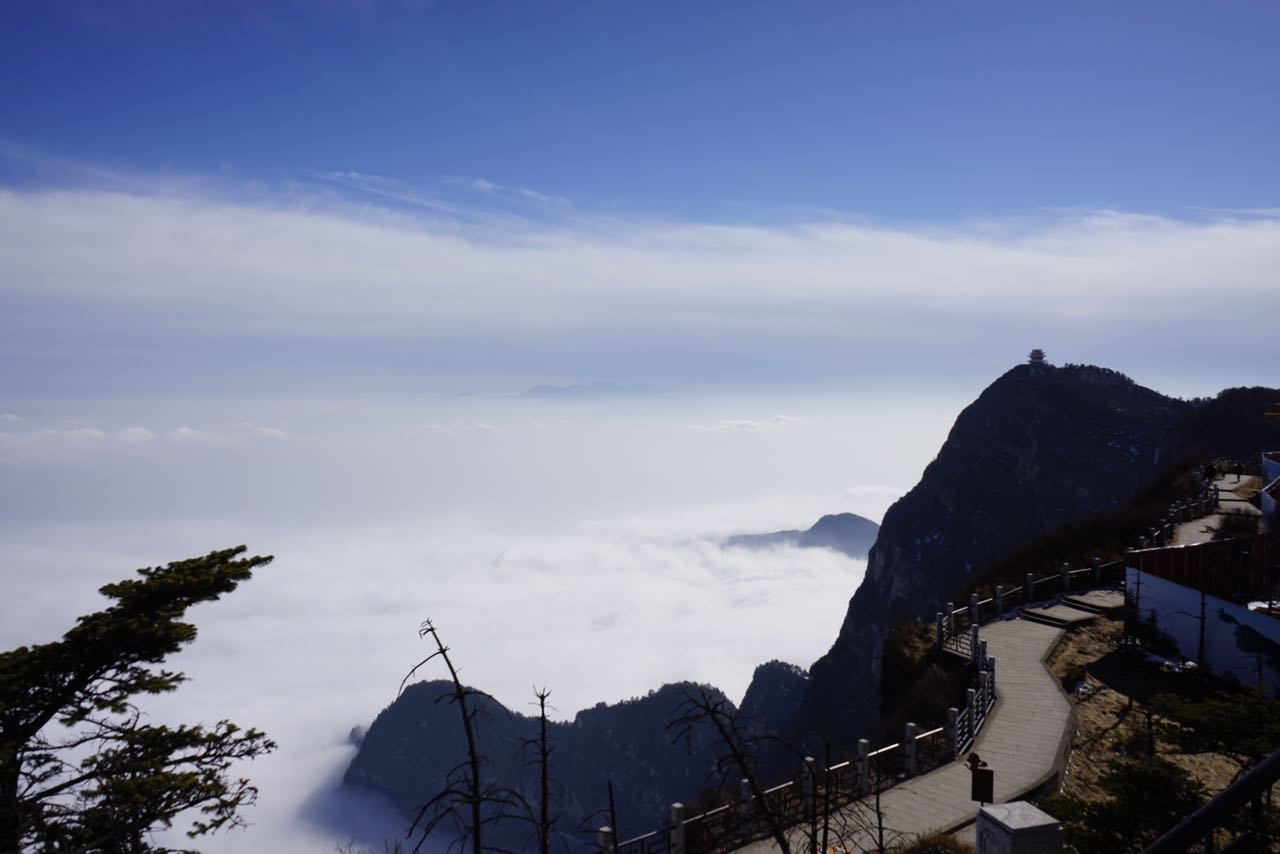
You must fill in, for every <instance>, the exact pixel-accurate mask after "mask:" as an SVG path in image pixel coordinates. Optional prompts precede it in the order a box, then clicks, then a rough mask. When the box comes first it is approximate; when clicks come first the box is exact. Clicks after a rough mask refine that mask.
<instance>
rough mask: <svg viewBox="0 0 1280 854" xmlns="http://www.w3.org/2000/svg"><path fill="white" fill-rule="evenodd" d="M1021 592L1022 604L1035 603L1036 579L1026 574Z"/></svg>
mask: <svg viewBox="0 0 1280 854" xmlns="http://www.w3.org/2000/svg"><path fill="white" fill-rule="evenodd" d="M1022 590H1023V596H1022V601H1023V603H1024V604H1026V605H1030V604H1031V603H1032V602H1034V601H1036V577H1035V576H1034V575H1032V574H1031V573H1029V572H1028V573H1027V579H1026V581H1024V582H1023V587H1022Z"/></svg>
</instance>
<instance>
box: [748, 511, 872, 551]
mask: <svg viewBox="0 0 1280 854" xmlns="http://www.w3.org/2000/svg"><path fill="white" fill-rule="evenodd" d="M879 532H880V526H879V525H877V524H876V523H875V522H872V521H871V520H870V519H867V518H864V517H862V516H859V515H857V514H855V513H831V514H828V515H826V516H823V517H822V518H821V519H819V520H818V521H817V522H815V523H814V524H813V525H812V526H811V527H810V528H808V529H807V530H804V531H799V530H792V531H773V532H772V533H768V534H735V535H733V536H731V537H728V538H727V539H726V540H725V541H724V544H725V545H726V546H731V547H737V548H748V549H760V548H772V547H775V546H796V547H798V548H802V549H810V548H829V549H834V550H836V551H838V552H843V553H844V554H846V555H848V556H849V557H853V558H859V559H863V560H865V559H866V557H867V552H868V551H869V550H870V548H871V546H872V544H874V543H875V541H876V535H877V534H879Z"/></svg>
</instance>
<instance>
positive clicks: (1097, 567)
mask: <svg viewBox="0 0 1280 854" xmlns="http://www.w3.org/2000/svg"><path fill="white" fill-rule="evenodd" d="M1093 583H1094V584H1096V585H1099V586H1100V585H1101V584H1102V558H1100V557H1095V558H1094V559H1093Z"/></svg>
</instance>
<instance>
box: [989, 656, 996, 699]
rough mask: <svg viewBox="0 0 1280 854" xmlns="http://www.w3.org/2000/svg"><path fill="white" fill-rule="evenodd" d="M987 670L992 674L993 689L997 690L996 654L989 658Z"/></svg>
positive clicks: (993, 690)
mask: <svg viewBox="0 0 1280 854" xmlns="http://www.w3.org/2000/svg"><path fill="white" fill-rule="evenodd" d="M987 672H988V673H990V674H991V690H992V692H993V693H994V692H995V690H996V659H995V656H992V657H991V658H988V659H987Z"/></svg>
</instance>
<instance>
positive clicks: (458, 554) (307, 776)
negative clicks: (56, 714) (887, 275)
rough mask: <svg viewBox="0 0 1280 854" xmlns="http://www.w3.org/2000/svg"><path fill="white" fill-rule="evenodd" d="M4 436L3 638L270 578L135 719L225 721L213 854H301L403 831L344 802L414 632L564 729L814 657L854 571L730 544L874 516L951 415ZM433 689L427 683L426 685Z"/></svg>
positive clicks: (174, 425)
mask: <svg viewBox="0 0 1280 854" xmlns="http://www.w3.org/2000/svg"><path fill="white" fill-rule="evenodd" d="M14 408H15V409H18V410H20V411H13V412H7V413H5V414H6V416H7V417H6V418H5V420H4V422H3V423H2V424H0V466H3V474H4V477H5V479H6V482H8V483H9V484H10V485H11V486H12V487H13V488H12V489H10V490H8V491H7V492H6V494H5V496H4V498H3V499H0V501H3V510H4V517H3V518H4V520H5V521H4V524H3V527H4V531H3V533H4V538H3V545H0V573H2V574H3V579H4V585H5V589H6V592H7V594H8V595H6V596H5V597H4V600H3V605H0V644H3V645H4V646H6V647H7V646H12V645H14V644H17V643H29V642H34V641H42V640H52V639H53V638H55V637H56V636H57V635H58V634H59V633H60V632H61V631H62V630H64V629H65V628H66V627H67V626H68V625H70V623H71V621H72V620H73V619H74V617H75V616H76V615H78V614H81V613H85V612H87V611H90V610H93V609H95V608H98V607H100V605H101V602H102V600H101V598H100V597H99V596H98V595H97V594H96V593H95V592H94V591H95V590H96V588H97V587H98V586H99V585H101V584H102V583H104V582H107V581H110V580H113V579H116V578H121V577H124V576H126V575H127V574H129V573H130V572H131V571H132V569H134V568H136V567H139V566H144V565H154V564H158V563H163V562H167V561H169V560H173V559H177V558H181V557H186V556H190V555H194V554H201V553H204V552H206V551H209V550H211V549H214V548H221V547H226V546H229V545H234V544H238V543H245V544H247V545H248V546H249V549H250V551H251V552H252V553H262V554H274V555H275V556H276V559H275V561H274V562H273V563H272V564H271V565H269V566H267V567H265V568H263V569H261V570H260V571H259V572H258V573H257V574H256V576H255V577H254V578H253V580H252V581H250V582H249V583H247V584H246V585H244V586H243V587H242V588H241V589H240V590H237V591H236V592H235V593H234V594H232V595H231V596H229V597H227V598H226V599H225V600H224V601H221V602H218V603H213V604H208V605H202V606H199V608H198V609H196V610H195V611H194V612H193V613H192V615H191V616H192V618H193V619H194V621H195V622H196V623H197V625H198V626H199V632H200V634H199V638H198V640H197V641H196V643H194V644H193V645H191V646H190V647H189V648H188V649H186V650H185V651H184V652H182V653H181V654H180V655H179V656H178V657H177V660H176V662H175V663H176V664H177V665H178V666H179V667H180V668H181V669H183V670H184V671H185V672H186V673H187V674H188V675H189V676H190V677H191V680H190V682H189V683H188V684H186V685H184V686H183V687H182V689H181V690H180V691H178V692H176V693H174V694H172V695H169V696H166V697H161V698H156V699H154V700H148V701H147V702H146V703H145V706H146V708H147V709H148V711H149V712H150V714H151V715H152V716H153V717H154V718H155V719H157V720H175V721H178V720H180V721H195V720H202V721H206V722H212V721H215V720H217V719H219V718H223V717H226V718H229V719H231V720H234V721H236V722H238V723H241V724H245V725H253V726H257V727H260V728H262V729H264V730H266V731H267V732H268V733H269V734H270V735H271V736H272V737H273V738H274V739H275V740H276V741H278V742H279V745H280V746H279V750H278V751H277V752H276V753H274V754H272V755H271V756H268V757H265V758H263V759H260V760H258V761H257V762H256V763H255V764H254V765H253V766H251V767H249V768H246V769H244V772H245V773H247V774H248V775H249V776H251V777H252V779H253V780H254V782H255V783H256V784H257V785H259V787H260V789H261V798H260V801H259V803H258V805H257V806H256V807H255V808H253V809H252V810H250V811H249V812H248V818H249V820H250V821H251V822H252V823H253V826H252V827H251V828H250V829H248V830H247V831H244V832H235V833H231V834H227V835H225V836H223V837H221V838H217V839H214V840H211V841H209V842H206V843H202V844H203V845H204V847H207V848H209V849H210V850H273V851H286V852H292V851H298V852H301V851H322V850H332V848H333V846H334V845H335V844H336V843H337V842H340V841H342V840H343V839H347V838H355V839H358V840H368V841H376V840H378V839H380V838H382V837H385V836H390V835H395V834H398V833H400V832H402V831H403V820H402V819H400V818H399V817H398V816H395V815H394V814H393V813H391V812H390V811H389V810H388V808H387V807H386V805H385V804H384V803H382V802H381V801H380V800H379V799H378V798H376V797H373V796H371V795H370V794H368V793H361V792H353V791H344V790H340V789H338V787H337V784H338V781H339V779H340V776H341V773H342V770H343V769H344V767H345V765H346V763H347V762H348V761H349V759H350V757H351V755H352V753H353V751H354V748H353V746H352V745H351V744H350V743H349V741H348V733H349V731H350V730H351V728H352V727H353V726H356V725H367V724H368V723H369V722H370V721H372V719H373V718H374V717H375V716H376V715H377V713H378V712H379V711H380V710H381V709H382V708H383V707H384V706H386V705H387V704H388V703H390V702H391V701H392V700H393V699H394V697H395V693H396V688H397V686H398V685H399V683H400V680H401V678H402V677H403V676H404V675H405V673H406V672H407V670H408V669H409V667H410V666H412V665H413V664H414V663H415V662H417V661H418V660H419V659H420V658H422V657H423V656H424V655H425V654H426V652H428V650H427V649H426V647H425V646H424V644H423V643H422V642H421V641H420V640H419V639H418V637H417V627H418V624H419V622H420V621H421V620H423V619H427V618H431V619H433V620H434V621H435V623H436V625H437V626H438V627H439V628H440V630H441V632H442V634H443V636H444V637H445V639H446V640H447V641H448V643H449V644H450V645H451V647H452V648H453V650H454V655H455V656H456V661H457V663H458V664H459V666H460V667H461V670H462V675H463V678H464V679H465V680H466V681H468V682H469V683H471V684H474V685H476V686H479V687H482V688H483V689H485V690H487V691H489V692H491V693H493V694H494V695H495V696H496V697H497V698H498V699H499V700H500V701H502V702H503V703H505V704H506V705H507V706H508V707H510V708H512V709H514V710H518V711H528V710H529V706H528V703H529V702H530V701H531V700H532V689H533V687H534V686H538V687H547V688H550V689H551V691H552V702H553V704H554V706H555V709H556V714H557V716H559V717H562V718H570V717H572V716H573V714H575V713H576V712H577V711H579V710H580V709H582V708H584V707H588V706H591V705H594V704H595V703H597V702H601V701H603V702H616V701H618V700H622V699H626V698H628V697H633V696H638V695H643V694H644V693H646V692H648V691H649V690H651V689H654V688H657V687H658V686H660V685H662V684H663V683H665V682H670V681H674V680H695V681H700V682H710V683H713V684H715V685H717V686H719V687H720V688H722V689H723V690H725V691H726V692H727V693H728V694H729V695H730V696H731V697H734V698H735V699H736V698H740V697H741V695H742V692H743V691H744V690H745V689H746V686H747V683H748V682H749V680H750V677H751V673H752V670H753V669H754V667H755V666H756V665H757V664H759V663H762V662H764V661H767V660H770V659H774V658H781V659H784V660H787V661H791V662H795V663H797V664H801V665H804V666H807V665H808V664H810V663H811V662H812V661H813V660H814V659H815V658H817V657H818V656H819V655H821V654H822V653H823V652H825V651H826V649H827V647H828V646H829V645H830V643H831V642H832V641H833V640H834V638H835V636H836V632H837V630H838V628H839V625H840V621H841V619H842V618H843V615H844V610H845V607H846V604H847V600H848V597H849V596H850V595H851V594H852V593H853V591H854V589H855V588H856V586H857V584H858V582H859V580H860V579H861V576H862V573H863V570H864V568H865V562H864V561H860V560H854V559H850V558H848V557H846V556H844V555H841V554H838V553H836V552H833V551H829V550H826V549H806V550H800V549H795V548H790V547H786V548H777V549H769V550H761V551H756V550H747V549H740V548H725V547H723V545H722V541H723V538H724V537H726V536H727V535H729V534H733V533H741V532H762V531H771V530H777V529H781V528H796V527H807V526H808V525H810V524H812V522H813V521H815V520H816V519H817V518H818V516H819V515H821V514H822V513H827V512H838V511H852V512H858V513H861V514H863V515H866V516H868V517H870V518H872V519H876V520H878V519H879V518H880V517H881V515H882V514H883V512H884V510H885V509H886V508H887V506H888V505H889V504H890V503H891V502H892V501H893V500H894V499H895V498H896V497H897V496H898V495H900V494H901V493H902V492H904V491H905V490H906V489H907V488H909V486H910V485H911V484H912V483H914V481H915V480H916V479H917V478H918V476H919V473H920V470H921V469H922V468H923V466H924V464H925V463H927V461H928V459H929V458H930V457H931V456H932V453H933V451H934V449H936V447H937V445H938V444H939V443H940V442H941V440H942V437H943V436H944V435H945V431H946V429H947V428H948V426H949V424H950V419H951V418H952V417H953V416H954V404H953V403H952V402H950V401H948V402H944V403H940V402H939V401H937V400H929V401H925V402H921V401H911V400H905V399H904V400H898V401H882V402H880V403H879V404H877V405H872V404H871V402H870V401H867V402H864V403H863V404H856V405H855V404H852V402H849V401H832V400H820V399H814V400H803V399H800V400H797V399H792V400H761V399H729V398H719V399H698V400H690V399H669V398H655V399H649V400H624V401H608V402H598V401H597V402H593V401H588V402H568V403H566V402H555V401H551V402H548V401H539V400H528V399H521V398H517V397H512V398H470V399H468V398H436V399H431V398H426V399H387V398H370V399H364V400H352V399H341V400H335V399H298V400H292V401H281V400H274V399H273V400H269V401H268V400H262V399H259V400H235V401H228V400H209V399H200V400H188V401H179V402H175V401H171V400H170V401H165V402H163V403H160V402H156V401H133V402H128V403H121V402H118V401H117V402H112V403H106V402H102V401H98V402H93V401H79V402H76V403H68V402H62V403H50V402H48V401H44V402H27V403H24V404H22V405H21V406H19V407H14ZM443 675H444V674H443V671H440V672H435V671H431V670H428V671H427V672H426V673H425V674H424V676H426V677H428V678H441V677H442V676H443Z"/></svg>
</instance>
